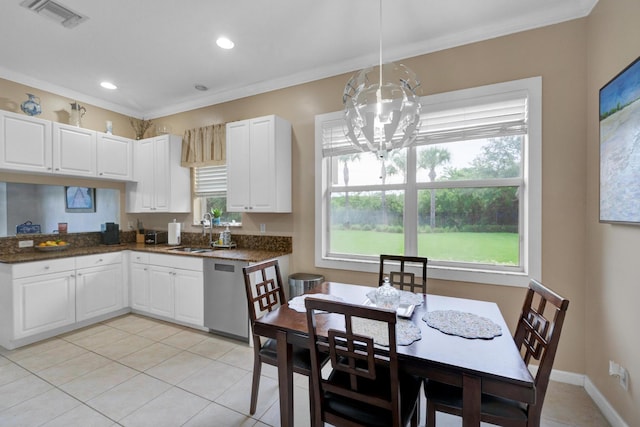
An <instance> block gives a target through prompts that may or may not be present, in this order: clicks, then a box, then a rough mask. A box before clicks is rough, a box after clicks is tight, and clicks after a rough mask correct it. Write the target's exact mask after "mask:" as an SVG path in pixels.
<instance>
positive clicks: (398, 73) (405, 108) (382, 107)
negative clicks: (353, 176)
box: [342, 61, 420, 159]
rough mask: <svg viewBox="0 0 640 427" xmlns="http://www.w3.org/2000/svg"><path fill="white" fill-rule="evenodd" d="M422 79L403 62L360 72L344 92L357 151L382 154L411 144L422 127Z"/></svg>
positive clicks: (381, 65)
mask: <svg viewBox="0 0 640 427" xmlns="http://www.w3.org/2000/svg"><path fill="white" fill-rule="evenodd" d="M419 86H420V81H419V80H418V79H417V77H416V75H415V73H414V72H413V71H411V70H410V69H409V68H408V67H406V66H404V65H402V64H394V63H392V62H390V63H387V64H382V61H381V63H380V65H379V66H378V67H370V68H366V69H364V70H361V71H359V72H357V73H356V74H355V75H354V76H353V77H351V79H350V80H349V81H348V82H347V85H346V86H345V89H344V94H343V98H342V100H343V103H344V106H345V119H346V122H347V132H346V133H347V137H348V138H349V140H350V142H351V143H352V144H353V145H354V146H355V147H356V148H357V149H358V151H370V152H374V153H376V154H377V156H378V157H379V158H383V159H384V158H386V156H387V153H388V152H389V151H391V150H393V149H396V148H403V147H407V146H409V145H411V143H413V141H414V140H415V139H416V136H417V133H418V129H419V127H420V100H419V97H418V95H417V94H416V90H417V89H418V87H419Z"/></svg>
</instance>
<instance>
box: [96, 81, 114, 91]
mask: <svg viewBox="0 0 640 427" xmlns="http://www.w3.org/2000/svg"><path fill="white" fill-rule="evenodd" d="M100 86H102V87H103V88H105V89H110V90H115V89H118V86H116V85H114V84H113V83H111V82H102V83H100Z"/></svg>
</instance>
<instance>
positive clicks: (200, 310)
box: [130, 252, 204, 327]
mask: <svg viewBox="0 0 640 427" xmlns="http://www.w3.org/2000/svg"><path fill="white" fill-rule="evenodd" d="M130 261H131V263H130V264H131V267H130V269H131V274H130V278H131V308H133V309H134V310H139V311H142V312H146V313H149V314H153V315H156V316H161V317H164V318H167V319H173V320H177V321H179V322H183V323H187V324H190V325H194V326H200V327H202V326H203V325H204V302H203V298H204V282H203V280H204V278H203V268H202V266H203V261H202V259H201V258H197V257H186V256H178V255H162V254H145V253H141V252H132V253H131V258H130Z"/></svg>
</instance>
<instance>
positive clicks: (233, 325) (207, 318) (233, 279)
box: [204, 259, 249, 342]
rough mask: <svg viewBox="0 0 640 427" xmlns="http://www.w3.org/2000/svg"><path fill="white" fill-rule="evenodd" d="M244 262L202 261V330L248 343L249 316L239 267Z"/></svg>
mask: <svg viewBox="0 0 640 427" xmlns="http://www.w3.org/2000/svg"><path fill="white" fill-rule="evenodd" d="M246 265H248V263H247V262H245V261H228V260H216V259H205V260H204V326H205V327H206V328H209V330H210V331H211V332H214V333H217V334H221V335H225V336H228V337H232V338H236V339H240V340H243V341H246V342H249V312H248V308H247V295H246V292H245V290H244V277H243V275H242V267H244V266H246Z"/></svg>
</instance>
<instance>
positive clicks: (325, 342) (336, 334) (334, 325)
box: [305, 297, 400, 425]
mask: <svg viewBox="0 0 640 427" xmlns="http://www.w3.org/2000/svg"><path fill="white" fill-rule="evenodd" d="M305 305H306V308H307V322H308V328H309V339H310V343H311V376H312V381H311V384H313V387H314V388H315V389H314V390H313V396H314V398H315V408H316V417H317V418H316V425H322V422H327V423H330V424H333V425H345V423H347V424H349V422H348V421H345V420H344V419H343V418H341V417H339V416H337V415H336V414H335V413H331V412H329V411H327V407H326V404H325V393H332V394H334V395H339V396H342V397H345V398H348V399H351V400H357V401H360V402H363V403H365V404H368V405H373V406H378V407H381V408H383V409H386V410H388V411H390V412H391V417H392V420H393V425H400V398H399V380H398V358H397V353H396V343H397V341H396V314H395V313H394V312H392V311H389V310H382V309H378V308H371V307H364V306H359V305H352V304H347V303H343V302H336V301H327V300H320V299H314V298H312V297H310V298H307V299H306V300H305ZM316 312H322V314H319V313H316ZM326 313H330V315H329V316H327V314H326ZM336 315H338V316H337V317H336ZM319 318H320V320H319ZM355 318H360V319H371V320H376V321H379V322H383V323H384V324H386V331H387V333H388V339H389V347H388V348H386V347H384V348H383V347H380V346H378V345H374V340H373V338H372V337H370V336H366V335H363V334H361V333H358V332H356V331H354V320H355ZM338 319H339V320H338ZM325 354H328V355H329V360H330V361H331V367H332V368H333V370H334V372H336V373H338V375H341V377H342V378H343V379H344V378H346V377H348V381H346V380H344V381H331V376H330V377H329V378H328V379H323V378H322V372H321V370H322V360H323V355H325ZM385 370H386V372H385ZM381 376H385V378H389V379H390V381H388V382H387V381H383V383H384V384H385V386H384V388H386V389H383V390H381V389H379V387H376V383H375V381H376V379H378V378H380V377H381ZM389 386H390V389H389V388H387V387H389ZM312 424H313V423H312ZM349 425H354V424H353V423H352V422H351V424H349Z"/></svg>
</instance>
